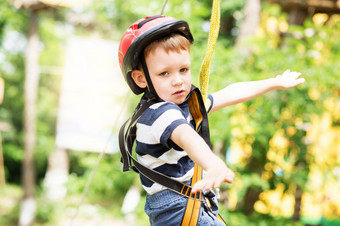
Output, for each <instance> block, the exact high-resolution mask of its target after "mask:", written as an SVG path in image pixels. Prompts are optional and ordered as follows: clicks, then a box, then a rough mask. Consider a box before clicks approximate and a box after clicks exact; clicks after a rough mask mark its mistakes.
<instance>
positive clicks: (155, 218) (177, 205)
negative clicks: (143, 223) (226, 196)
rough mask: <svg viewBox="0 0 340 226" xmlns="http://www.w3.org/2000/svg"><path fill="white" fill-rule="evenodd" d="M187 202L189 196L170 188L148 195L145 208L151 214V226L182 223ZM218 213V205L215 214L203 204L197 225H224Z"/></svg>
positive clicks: (176, 225)
mask: <svg viewBox="0 0 340 226" xmlns="http://www.w3.org/2000/svg"><path fill="white" fill-rule="evenodd" d="M215 201H216V199H215V200H214V202H215ZM186 204H187V198H185V197H184V196H182V195H179V194H177V193H175V192H173V191H170V190H164V191H161V192H158V193H156V194H153V195H147V197H146V202H145V207H144V210H145V213H146V214H147V215H148V216H149V222H150V225H151V226H171V225H174V226H179V225H181V223H182V218H183V215H184V211H185V207H186ZM216 207H217V201H216ZM217 213H218V207H217V210H216V209H214V214H213V213H211V212H210V211H208V210H207V208H205V207H204V205H202V206H201V209H200V213H199V218H198V222H197V225H201V226H209V225H216V226H222V225H223V226H224V223H222V222H221V221H220V220H219V219H217V217H216V214H217Z"/></svg>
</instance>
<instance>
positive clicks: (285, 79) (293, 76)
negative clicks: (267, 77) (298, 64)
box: [275, 69, 305, 89]
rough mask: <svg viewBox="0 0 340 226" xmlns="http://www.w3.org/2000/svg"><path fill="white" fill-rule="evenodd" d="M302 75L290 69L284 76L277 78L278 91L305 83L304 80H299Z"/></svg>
mask: <svg viewBox="0 0 340 226" xmlns="http://www.w3.org/2000/svg"><path fill="white" fill-rule="evenodd" d="M300 75H301V73H299V72H295V71H290V70H289V69H288V70H286V71H285V72H283V74H282V75H278V76H276V77H275V83H277V87H278V89H291V88H293V87H295V86H297V85H300V84H302V83H304V82H305V79H304V78H299V76H300Z"/></svg>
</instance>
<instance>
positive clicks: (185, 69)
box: [180, 68, 189, 73]
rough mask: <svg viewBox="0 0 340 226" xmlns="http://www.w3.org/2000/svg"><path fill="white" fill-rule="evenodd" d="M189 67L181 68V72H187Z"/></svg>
mask: <svg viewBox="0 0 340 226" xmlns="http://www.w3.org/2000/svg"><path fill="white" fill-rule="evenodd" d="M188 70H189V69H188V68H182V69H181V70H180V72H182V73H183V72H187V71H188Z"/></svg>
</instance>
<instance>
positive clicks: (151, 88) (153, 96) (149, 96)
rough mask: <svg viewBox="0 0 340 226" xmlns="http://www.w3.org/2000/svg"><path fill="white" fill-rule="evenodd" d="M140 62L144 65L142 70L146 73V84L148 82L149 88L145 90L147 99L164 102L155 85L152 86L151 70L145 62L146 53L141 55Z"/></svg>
mask: <svg viewBox="0 0 340 226" xmlns="http://www.w3.org/2000/svg"><path fill="white" fill-rule="evenodd" d="M140 62H141V64H142V68H143V71H144V75H145V79H146V82H147V85H148V86H147V88H146V89H145V92H144V96H145V97H146V98H147V99H156V100H158V101H163V100H162V99H161V98H160V97H159V96H158V94H157V92H156V90H155V88H154V86H153V84H152V81H151V78H150V74H149V70H148V66H147V65H146V62H145V56H144V53H142V54H141V56H140Z"/></svg>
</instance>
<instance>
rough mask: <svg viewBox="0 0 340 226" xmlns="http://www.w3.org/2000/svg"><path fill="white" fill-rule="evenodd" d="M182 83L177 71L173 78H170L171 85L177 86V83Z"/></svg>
mask: <svg viewBox="0 0 340 226" xmlns="http://www.w3.org/2000/svg"><path fill="white" fill-rule="evenodd" d="M182 84H183V79H182V76H181V75H180V74H179V73H177V74H176V75H175V76H174V79H173V80H172V85H174V86H178V85H182Z"/></svg>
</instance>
